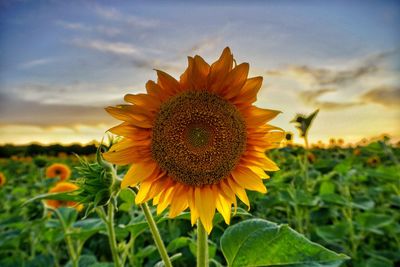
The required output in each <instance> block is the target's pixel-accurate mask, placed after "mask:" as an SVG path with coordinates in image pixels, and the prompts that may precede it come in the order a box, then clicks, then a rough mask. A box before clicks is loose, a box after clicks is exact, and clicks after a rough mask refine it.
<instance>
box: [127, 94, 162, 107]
mask: <svg viewBox="0 0 400 267" xmlns="http://www.w3.org/2000/svg"><path fill="white" fill-rule="evenodd" d="M124 100H125V101H126V102H129V103H132V104H135V105H138V106H141V107H145V108H147V109H149V110H157V109H158V108H159V107H160V103H161V102H160V100H159V99H158V98H157V97H152V96H151V95H148V94H136V95H133V94H127V95H125V97H124Z"/></svg>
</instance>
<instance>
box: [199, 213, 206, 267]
mask: <svg viewBox="0 0 400 267" xmlns="http://www.w3.org/2000/svg"><path fill="white" fill-rule="evenodd" d="M197 267H208V236H207V233H206V230H205V229H204V226H203V224H202V223H201V221H200V219H199V220H197Z"/></svg>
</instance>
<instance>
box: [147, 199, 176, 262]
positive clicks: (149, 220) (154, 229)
mask: <svg viewBox="0 0 400 267" xmlns="http://www.w3.org/2000/svg"><path fill="white" fill-rule="evenodd" d="M140 207H141V208H142V210H143V213H144V216H145V217H146V220H147V223H148V224H149V227H150V231H151V234H152V235H153V239H154V242H155V243H156V246H157V249H158V252H159V253H160V256H161V259H162V260H163V262H164V266H165V267H172V264H171V260H170V259H169V257H168V253H167V250H166V249H165V246H164V242H163V240H162V238H161V235H160V232H159V231H158V228H157V224H156V222H155V221H154V218H153V215H151V211H150V209H149V206H148V205H147V203H143V204H141V205H140Z"/></svg>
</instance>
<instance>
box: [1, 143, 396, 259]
mask: <svg viewBox="0 0 400 267" xmlns="http://www.w3.org/2000/svg"><path fill="white" fill-rule="evenodd" d="M358 149H359V150H360V153H359V154H358V155H354V154H353V149H351V148H348V149H344V148H339V147H334V148H331V149H313V150H311V151H310V152H311V153H313V154H314V155H315V158H316V159H315V162H313V163H312V164H308V166H306V165H305V164H304V161H303V155H304V150H303V149H302V148H299V147H290V148H284V149H280V150H276V151H273V152H272V153H270V154H269V156H270V157H271V158H272V159H273V160H274V161H276V162H277V163H278V165H279V166H280V168H281V171H279V172H276V173H272V174H271V179H268V180H265V183H266V186H267V188H268V194H266V195H263V194H259V193H254V192H249V197H250V201H251V205H252V206H251V210H250V211H247V208H246V207H245V206H241V204H240V206H239V207H238V211H237V213H236V215H235V216H234V217H232V222H231V226H230V227H228V226H227V225H226V224H225V223H224V220H223V218H222V216H221V215H220V214H216V216H215V218H214V224H215V226H214V228H213V231H212V232H211V235H210V236H209V247H210V266H226V265H228V264H230V265H232V266H245V263H243V262H242V260H248V261H250V260H254V261H257V262H254V265H252V266H257V265H256V264H261V265H263V266H268V264H270V263H269V262H267V261H270V262H271V264H272V263H274V262H273V260H274V259H278V258H280V259H281V260H282V259H285V258H286V259H289V258H290V257H292V258H294V255H295V254H292V253H295V252H296V251H295V250H294V249H295V248H299V247H301V250H302V252H304V253H311V254H307V255H309V256H307V260H308V262H307V264H306V265H304V264H303V265H301V264H300V263H298V262H293V263H291V265H290V266H292V267H293V266H311V267H312V266H324V265H323V264H328V263H329V264H331V265H330V266H335V265H336V266H338V263H339V262H340V261H342V263H341V265H340V266H342V267H350V266H352V267H353V266H354V267H364V266H370V267H375V266H398V265H399V264H400V253H399V249H398V248H399V247H400V239H399V236H400V224H399V221H400V213H399V212H398V211H399V208H400V182H399V181H400V177H399V173H400V169H399V165H398V159H399V155H400V150H399V149H398V148H395V147H392V146H389V145H388V144H387V143H385V142H384V141H379V142H376V143H373V144H371V145H369V146H365V147H359V148H358ZM371 157H378V158H379V159H380V162H379V164H377V165H370V164H369V163H368V159H369V158H371ZM95 161H96V158H95V155H93V156H91V157H90V158H89V159H88V160H87V161H86V162H87V164H88V165H90V166H91V167H90V168H93V169H94V173H100V175H97V174H96V175H95V176H96V178H98V177H99V176H101V172H102V170H101V169H103V170H104V168H101V167H100V165H98V163H93V162H95ZM54 162H62V163H65V164H67V165H69V166H70V167H71V170H72V177H71V178H70V180H72V182H76V181H77V180H79V179H80V178H82V177H83V176H85V175H83V174H82V172H81V173H79V172H78V171H77V169H76V168H74V167H77V166H79V165H80V162H79V161H78V159H77V158H76V157H75V156H68V157H59V158H55V157H50V156H47V157H44V156H41V157H34V158H32V159H29V158H18V159H13V160H11V159H0V171H1V172H3V173H4V174H5V175H6V177H7V183H6V184H5V185H4V186H3V187H1V188H0V199H2V201H1V202H0V266H13V267H14V266H70V264H71V262H70V257H69V256H68V253H67V251H68V250H67V246H66V243H65V240H64V238H65V235H64V234H63V231H62V225H61V224H60V222H59V220H58V218H57V217H56V216H55V214H54V212H52V211H50V210H49V209H47V208H46V207H45V205H44V201H43V199H45V198H46V199H48V198H54V199H62V200H78V199H77V198H73V197H74V196H73V195H74V194H72V196H71V194H65V193H60V194H50V195H49V194H47V192H48V190H49V188H51V187H52V186H54V184H55V183H56V182H57V180H56V179H46V178H45V177H44V175H43V171H44V168H45V166H43V164H45V165H46V166H48V165H50V164H52V163H54ZM38 163H39V164H38ZM91 164H97V165H96V166H94V165H91ZM88 165H86V167H88ZM88 168H89V167H88ZM90 168H89V169H90ZM96 169H97V170H96ZM91 171H93V170H91ZM125 172H126V167H122V168H119V169H118V176H120V177H122V176H123V175H124V173H125ZM305 172H307V175H308V180H307V182H305V179H304V177H305V175H304V174H305ZM96 181H97V180H96ZM100 182H101V181H100ZM94 186H95V185H94ZM96 193H97V191H96ZM71 197H72V198H71ZM29 199H31V200H30V201H28V200H29ZM99 199H103V198H99ZM113 199H115V206H116V207H117V210H116V213H115V226H116V227H115V231H116V236H117V242H118V251H119V253H120V254H121V258H124V259H125V265H126V266H145V267H147V266H160V265H161V263H160V256H159V254H158V252H157V250H156V248H155V245H154V241H153V239H152V237H151V234H150V231H149V230H148V226H147V222H146V220H145V218H144V216H143V212H142V211H141V209H140V208H139V207H138V206H136V205H135V204H134V195H133V193H132V191H131V190H129V189H125V190H122V191H120V192H119V194H118V195H115V196H113ZM100 202H101V203H104V202H103V201H100ZM100 202H99V203H100ZM23 203H25V205H23ZM105 203H106V202H105ZM149 204H150V203H149ZM151 209H152V212H153V214H154V216H155V220H156V222H157V224H158V227H159V230H160V232H161V236H162V237H163V238H164V242H165V245H166V247H167V250H168V253H169V255H170V256H173V257H174V261H173V265H174V266H177V267H180V266H182V267H183V266H194V265H195V253H196V235H195V228H193V227H192V226H191V224H190V215H189V213H187V212H184V213H182V214H181V215H179V216H178V217H177V219H174V220H170V219H169V218H168V216H167V214H165V213H163V214H161V215H159V216H156V214H155V209H154V208H151ZM59 211H60V214H61V215H62V216H63V218H64V221H65V222H66V223H67V226H68V232H67V235H66V236H69V237H71V239H72V240H73V242H74V244H75V245H76V248H80V249H81V251H80V252H81V256H80V258H79V262H80V264H81V265H82V266H92V267H95V266H97V267H99V266H112V264H111V263H112V261H113V260H112V256H111V252H110V248H109V246H108V239H107V233H106V226H105V225H104V223H103V222H102V221H101V219H100V218H99V217H98V215H97V214H96V213H90V214H88V216H87V218H84V213H83V212H80V213H78V212H76V211H75V210H74V209H70V208H65V209H60V210H59ZM254 218H262V219H266V220H268V221H272V222H277V223H279V224H278V225H277V224H274V223H270V222H266V221H264V220H258V219H254ZM253 223H254V224H255V226H249V225H247V224H253ZM281 223H282V224H287V225H288V226H287V225H280V224H281ZM289 226H290V227H289ZM235 229H236V230H235ZM238 229H239V230H240V229H241V230H240V231H239V230H238ZM243 229H244V230H243ZM292 229H293V230H292ZM246 230H248V231H249V232H247V233H248V234H249V236H252V237H251V239H246V240H244V236H245V234H244V233H243V232H241V231H245V232H246ZM294 230H295V231H297V232H298V233H300V234H298V233H296V232H294ZM236 231H239V232H240V234H234V233H235V232H236ZM235 236H236V237H235ZM268 236H269V237H277V236H278V238H276V239H273V241H270V243H268V245H267V243H266V241H265V240H267V239H268V240H270V238H269V237H268ZM234 237H235V238H236V239H234ZM267 237H268V238H267ZM284 237H285V239H283V238H284ZM286 237H288V238H287V239H286ZM289 237H290V238H289ZM230 239H231V240H234V241H229V240H230ZM227 240H228V241H227ZM282 240H283V241H285V242H283V241H282ZM308 240H310V241H308ZM271 242H272V243H271ZM315 243H317V244H320V245H322V246H324V247H325V248H327V249H329V250H327V249H324V248H322V247H321V246H319V245H316V244H315ZM239 244H242V246H241V247H240V248H239V249H237V247H238V245H239ZM234 246H236V248H235V249H237V250H234V248H233V247H234ZM303 246H305V247H307V248H309V249H303ZM229 247H230V248H229ZM274 248H279V249H274ZM246 249H247V250H246ZM314 249H318V250H321V254H312V252H313V251H314V252H315V250H314ZM233 251H236V252H233ZM332 251H334V252H335V253H333V252H332ZM261 252H262V253H261ZM229 253H231V254H229ZM336 253H337V254H336ZM244 254H246V255H247V256H246V257H242V255H244ZM343 254H345V255H348V256H349V257H351V260H347V261H343V259H344V256H343ZM229 255H236V257H235V259H232V256H229ZM248 255H255V256H251V257H250V256H248ZM272 255H273V256H274V257H272ZM312 255H314V256H316V255H317V256H320V258H319V259H322V258H324V259H325V260H327V259H332V260H328V262H326V261H319V260H318V257H317V256H316V257H314V256H312ZM323 255H325V256H326V257H325V256H323ZM278 256H279V257H278ZM302 256H304V257H306V256H305V255H302ZM225 257H226V258H225ZM330 257H331V258H330ZM310 259H311V260H310ZM239 260H240V261H239ZM265 260H267V261H265ZM336 260H337V261H336ZM311 261H312V262H314V261H315V262H314V263H311ZM275 263H276V262H275ZM285 263H288V260H287V261H286V262H285ZM280 266H285V265H280ZM286 266H287V265H286Z"/></svg>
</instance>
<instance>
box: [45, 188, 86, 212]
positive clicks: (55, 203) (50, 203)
mask: <svg viewBox="0 0 400 267" xmlns="http://www.w3.org/2000/svg"><path fill="white" fill-rule="evenodd" d="M77 189H79V187H78V186H77V185H76V184H73V183H69V182H59V183H57V184H56V185H55V186H54V187H52V188H51V189H50V190H49V193H62V192H71V191H75V190H77ZM46 204H47V205H48V206H50V207H52V208H55V209H57V208H60V207H73V208H75V209H76V210H78V211H81V210H82V208H83V205H82V204H78V203H76V202H74V201H61V200H53V199H48V200H46Z"/></svg>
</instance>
